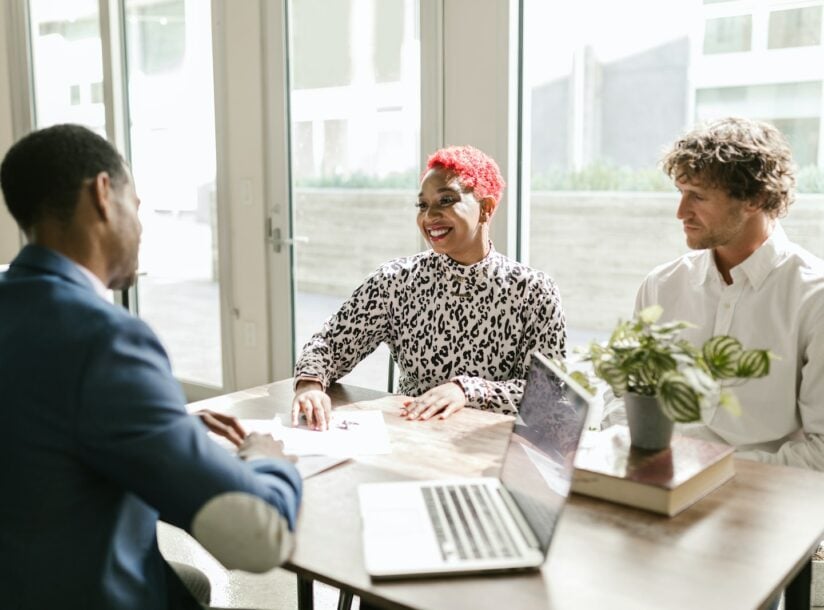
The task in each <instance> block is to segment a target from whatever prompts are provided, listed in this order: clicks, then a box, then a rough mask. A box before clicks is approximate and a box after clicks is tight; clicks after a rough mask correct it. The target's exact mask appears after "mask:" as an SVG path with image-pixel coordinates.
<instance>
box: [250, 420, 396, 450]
mask: <svg viewBox="0 0 824 610" xmlns="http://www.w3.org/2000/svg"><path fill="white" fill-rule="evenodd" d="M240 423H241V425H242V426H243V427H244V428H245V429H246V431H247V432H260V433H262V434H271V435H272V436H273V437H275V438H276V439H277V440H279V441H283V448H284V451H285V452H286V453H288V454H289V455H297V456H304V455H326V456H335V457H347V458H348V457H354V456H357V455H378V454H384V453H390V452H391V450H392V449H391V447H390V445H389V433H388V432H387V431H386V424H385V423H384V421H383V413H382V412H380V411H377V410H375V411H333V412H332V421H331V422H330V424H329V430H325V431H323V432H319V431H317V430H310V429H309V428H308V427H307V426H306V424H305V423H302V424H301V425H299V426H298V427H297V428H292V427H291V426H287V425H284V424H283V423H282V421H281V420H280V417H279V416H276V417H275V418H274V419H242V420H240Z"/></svg>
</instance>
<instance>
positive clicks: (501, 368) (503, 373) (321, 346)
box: [295, 248, 566, 415]
mask: <svg viewBox="0 0 824 610" xmlns="http://www.w3.org/2000/svg"><path fill="white" fill-rule="evenodd" d="M382 342H385V343H386V344H387V345H388V346H389V349H390V351H391V353H392V358H394V360H395V362H396V363H397V364H398V368H399V370H400V379H399V391H400V393H402V394H406V395H408V396H419V395H421V394H423V393H424V392H426V391H427V390H429V389H431V388H433V387H436V386H438V385H440V384H442V383H446V382H447V381H454V382H456V383H458V384H459V385H460V386H461V388H463V391H464V393H465V394H466V397H467V406H470V407H475V408H478V409H485V410H491V411H497V412H499V413H505V414H509V415H514V414H515V413H516V412H517V409H518V405H519V404H520V400H521V396H522V395H523V388H524V380H525V378H526V374H527V371H528V369H529V364H530V359H531V356H532V353H533V352H535V351H540V352H541V353H542V354H544V355H546V356H548V357H550V358H563V357H564V355H565V342H566V323H565V320H564V314H563V311H562V309H561V300H560V296H559V293H558V288H557V286H556V285H555V283H554V282H553V281H552V280H551V279H550V278H549V277H548V276H547V275H546V274H544V273H543V272H541V271H536V270H534V269H530V268H529V267H527V266H526V265H522V264H521V263H518V262H515V261H513V260H511V259H509V258H507V257H505V256H503V255H501V254H498V253H497V252H495V250H494V249H493V248H490V253H489V254H488V255H487V256H486V257H485V258H484V259H483V260H482V261H480V262H478V263H475V264H473V265H461V264H459V263H457V262H455V261H454V260H452V259H451V258H449V257H448V256H446V255H444V254H436V253H435V252H433V251H431V250H429V251H427V252H422V253H420V254H416V255H414V256H409V257H405V258H398V259H395V260H392V261H390V262H388V263H386V264H384V265H382V266H381V267H380V268H378V270H377V271H375V272H374V273H372V274H371V275H370V276H369V277H367V278H366V280H365V281H364V283H363V284H362V285H361V286H360V287H358V288H357V289H356V290H355V292H354V293H353V294H352V296H351V297H350V298H349V299H348V300H347V301H346V302H345V303H344V304H343V305H342V306H341V308H340V310H339V311H338V312H337V313H336V314H335V315H333V316H332V317H330V318H329V319H328V320H327V321H326V323H325V324H324V325H323V328H322V329H321V330H320V332H318V333H317V334H315V335H314V336H313V337H312V338H311V339H310V340H309V342H308V343H307V344H306V345H305V346H304V348H303V351H302V353H301V355H300V358H299V359H298V361H297V363H296V365H295V377H296V378H298V379H316V380H318V381H320V382H321V384H322V385H323V386H324V388H326V387H328V386H329V384H330V383H332V382H334V381H335V380H336V379H340V378H341V377H342V376H343V375H345V374H346V373H348V372H349V371H351V370H352V369H353V368H354V367H355V365H356V364H357V363H358V362H360V361H361V360H362V359H363V358H364V357H365V356H367V355H368V354H370V353H371V352H372V351H373V350H374V349H375V348H376V347H377V346H378V345H380V343H382Z"/></svg>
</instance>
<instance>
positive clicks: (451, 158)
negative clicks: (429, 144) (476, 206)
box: [426, 146, 506, 205]
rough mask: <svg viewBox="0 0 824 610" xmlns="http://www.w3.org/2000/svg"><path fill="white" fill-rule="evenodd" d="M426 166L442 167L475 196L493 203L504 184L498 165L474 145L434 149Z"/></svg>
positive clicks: (498, 198)
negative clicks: (489, 199)
mask: <svg viewBox="0 0 824 610" xmlns="http://www.w3.org/2000/svg"><path fill="white" fill-rule="evenodd" d="M426 169H427V171H429V170H430V169H444V170H446V171H447V172H450V173H454V174H455V175H456V176H457V177H458V181H459V182H460V183H461V186H462V187H463V188H464V189H465V190H467V191H471V192H472V194H473V195H474V196H475V199H477V200H478V201H481V200H482V199H487V198H492V199H493V200H495V205H497V204H498V201H499V200H500V199H501V193H503V190H504V186H506V183H505V182H504V179H503V176H501V170H500V169H498V164H497V163H495V161H494V160H493V159H492V158H491V157H489V156H488V155H487V154H486V153H483V152H481V151H480V150H478V149H477V148H475V147H474V146H450V147H448V148H442V149H440V150H437V151H435V152H434V153H433V154H432V156H430V157H429V160H428V161H427V162H426Z"/></svg>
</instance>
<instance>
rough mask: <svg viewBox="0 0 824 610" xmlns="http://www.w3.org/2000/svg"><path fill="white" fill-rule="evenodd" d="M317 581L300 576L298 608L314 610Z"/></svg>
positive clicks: (300, 609)
mask: <svg viewBox="0 0 824 610" xmlns="http://www.w3.org/2000/svg"><path fill="white" fill-rule="evenodd" d="M314 608H315V581H314V580H312V579H311V578H304V577H303V576H298V610H314Z"/></svg>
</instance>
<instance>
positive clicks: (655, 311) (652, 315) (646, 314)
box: [638, 305, 664, 324]
mask: <svg viewBox="0 0 824 610" xmlns="http://www.w3.org/2000/svg"><path fill="white" fill-rule="evenodd" d="M663 313H664V308H663V307H661V306H660V305H650V306H649V307H646V308H644V309H642V310H641V311H640V312H639V313H638V319H639V320H640V321H641V322H642V323H643V324H655V323H656V322H657V321H658V319H659V318H660V317H661V314H663Z"/></svg>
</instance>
